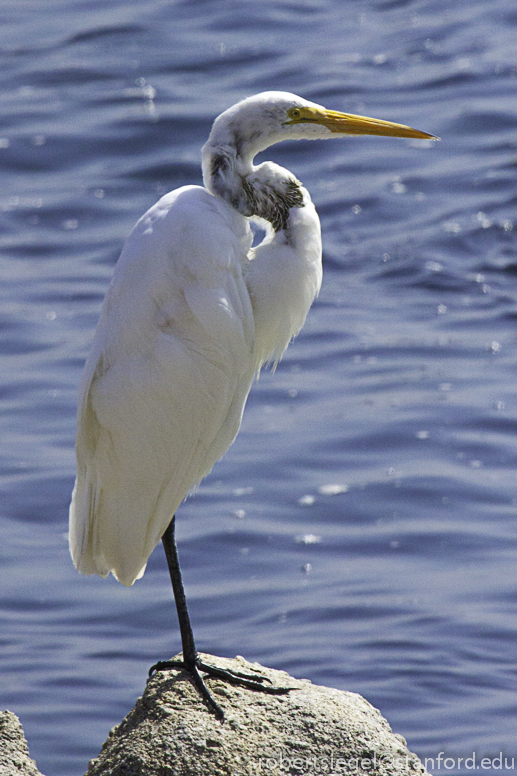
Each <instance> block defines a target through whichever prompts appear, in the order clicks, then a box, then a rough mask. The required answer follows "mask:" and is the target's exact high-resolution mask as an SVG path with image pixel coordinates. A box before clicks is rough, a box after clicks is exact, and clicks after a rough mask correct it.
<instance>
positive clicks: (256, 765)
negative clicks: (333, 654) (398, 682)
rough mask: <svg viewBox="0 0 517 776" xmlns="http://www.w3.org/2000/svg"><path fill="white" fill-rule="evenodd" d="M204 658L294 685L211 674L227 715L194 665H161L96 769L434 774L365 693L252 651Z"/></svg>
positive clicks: (254, 775) (224, 775)
mask: <svg viewBox="0 0 517 776" xmlns="http://www.w3.org/2000/svg"><path fill="white" fill-rule="evenodd" d="M202 657H203V660H204V661H205V662H211V663H213V664H215V665H217V666H220V667H222V668H232V669H233V670H234V671H235V670H236V671H243V670H244V671H248V672H251V673H253V672H256V673H259V674H260V675H262V676H266V677H267V678H268V679H269V680H270V681H271V682H272V684H273V685H275V686H281V687H292V688H293V689H292V691H291V692H289V693H287V694H286V695H266V694H265V693H261V692H255V691H250V690H248V689H245V688H242V687H239V686H234V685H230V684H228V683H227V682H222V681H221V680H219V679H213V678H208V679H207V680H206V684H207V686H208V687H209V688H210V690H211V692H212V693H213V695H214V698H215V699H216V700H217V701H218V702H219V703H220V705H221V706H222V707H223V708H224V711H225V719H224V722H220V721H218V720H217V719H216V718H215V716H214V715H213V714H211V713H210V712H209V711H208V709H207V707H206V705H205V704H204V702H203V701H202V700H201V699H200V697H199V695H198V693H197V691H196V690H195V688H194V686H193V685H192V682H191V681H190V679H189V678H188V675H187V674H185V673H184V672H183V671H180V670H176V669H175V670H171V671H164V672H160V673H157V674H155V675H154V676H153V677H152V678H151V679H150V680H149V682H148V684H147V687H146V690H145V692H144V694H143V696H142V697H141V698H139V699H138V701H137V702H136V704H135V707H134V708H133V710H132V711H131V712H130V713H129V714H128V716H127V717H126V718H125V719H124V720H123V721H122V722H121V723H120V725H118V726H117V727H115V728H113V730H112V731H111V732H110V735H109V738H108V740H107V741H106V743H105V744H104V745H103V747H102V750H101V752H100V754H99V756H98V757H97V758H96V759H94V760H91V761H90V764H89V768H88V771H87V774H86V776H101V775H102V776H180V775H181V776H276V775H281V776H284V775H287V774H289V775H290V776H293V775H296V776H317V774H320V773H321V774H327V776H330V774H333V775H336V774H341V773H347V774H365V775H366V774H375V776H395V774H410V775H411V776H417V775H420V776H421V775H422V774H425V771H424V768H423V766H422V764H421V763H420V761H419V760H418V758H417V757H416V755H414V754H412V753H411V752H409V751H408V749H407V747H406V742H405V741H404V739H403V738H402V737H401V736H397V735H394V734H393V733H392V731H391V728H390V726H389V725H388V723H387V722H386V720H385V719H384V718H383V717H382V716H381V714H380V712H379V711H377V709H375V708H373V706H371V705H370V704H369V703H368V702H367V701H365V700H364V698H362V697H361V696H360V695H357V694H356V693H351V692H342V691H340V690H334V689H330V688H328V687H319V686H317V685H313V684H311V683H310V682H309V681H308V680H305V679H304V680H301V681H300V680H297V679H293V678H292V677H291V676H289V675H288V674H286V673H284V672H283V671H274V670H271V669H267V668H263V667H262V666H260V665H259V664H258V663H248V662H246V661H245V660H244V659H243V658H236V659H235V660H228V659H225V658H219V657H217V658H216V657H213V656H212V655H203V656H202Z"/></svg>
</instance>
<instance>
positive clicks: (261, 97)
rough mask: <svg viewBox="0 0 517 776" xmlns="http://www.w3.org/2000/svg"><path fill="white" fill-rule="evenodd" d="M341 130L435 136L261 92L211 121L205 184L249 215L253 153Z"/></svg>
mask: <svg viewBox="0 0 517 776" xmlns="http://www.w3.org/2000/svg"><path fill="white" fill-rule="evenodd" d="M345 135H388V136H390V137H407V138H420V139H434V140H435V139H437V138H435V137H434V135H429V134H428V133H427V132H421V131H420V130H418V129H412V128H411V127H407V126H405V125H404V124H395V123H394V122H391V121H383V120H381V119H372V118H368V117H367V116H356V115H354V114H352V113H340V112H338V111H334V110H327V109H326V108H324V107H323V106H322V105H318V104H317V103H315V102H310V101H309V100H304V99H302V98H301V97H297V96H296V94H290V93H289V92H262V93H261V94H256V95H254V96H253V97H248V98H247V99H245V100H242V101H241V102H238V103H237V104H236V105H233V106H232V107H231V108H228V110H226V111H224V113H221V115H220V116H218V118H217V119H216V120H215V121H214V124H213V127H212V131H211V132H210V137H209V138H208V141H207V143H206V144H205V146H204V148H203V179H204V182H205V186H206V187H207V188H208V189H209V190H210V191H212V192H213V193H214V194H218V195H219V196H221V197H222V198H223V199H225V200H226V201H227V202H229V204H231V205H232V207H234V208H235V209H236V210H238V211H239V212H240V213H242V214H243V215H250V213H251V210H252V207H251V206H250V202H249V196H248V194H247V192H246V189H245V187H243V181H244V180H245V179H246V178H247V177H248V176H249V175H250V174H251V173H252V171H253V158H254V156H255V155H256V154H258V153H259V152H260V151H264V150H265V149H266V148H268V147H269V146H271V145H274V144H275V143H279V142H281V141H282V140H325V139H330V138H337V137H343V136H345ZM286 172H287V171H286ZM250 208H251V209H250Z"/></svg>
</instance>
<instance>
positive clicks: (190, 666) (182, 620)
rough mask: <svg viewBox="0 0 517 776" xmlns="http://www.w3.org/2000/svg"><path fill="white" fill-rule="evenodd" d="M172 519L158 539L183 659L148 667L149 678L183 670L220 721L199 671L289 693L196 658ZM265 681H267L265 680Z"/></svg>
mask: <svg viewBox="0 0 517 776" xmlns="http://www.w3.org/2000/svg"><path fill="white" fill-rule="evenodd" d="M175 520H176V517H175V516H174V517H173V518H172V520H171V522H170V523H169V526H168V528H167V530H166V531H165V533H164V534H163V536H162V543H163V548H164V550H165V557H166V558H167V565H168V567H169V573H170V577H171V582H172V590H173V593H174V600H175V602H176V610H177V612H178V621H179V626H180V633H181V645H182V650H183V660H181V661H180V660H160V661H159V662H158V663H156V664H155V665H154V666H152V667H151V668H150V670H149V676H151V674H152V673H153V672H154V671H166V670H167V669H169V668H183V669H184V670H185V671H188V673H189V674H190V676H191V677H192V681H193V682H194V684H195V686H196V687H197V689H198V691H199V694H200V695H201V697H202V698H204V700H205V701H206V702H207V704H208V706H209V708H210V709H211V710H212V711H213V713H214V714H215V716H216V717H217V718H218V719H221V720H222V719H224V712H223V710H222V709H221V707H220V706H219V704H218V703H216V702H215V700H214V699H213V698H212V695H211V694H210V692H209V690H208V688H207V687H206V685H205V683H204V681H203V677H202V676H201V674H200V671H203V672H204V673H207V674H209V675H210V676H216V677H218V678H219V679H225V680H226V681H228V682H232V683H233V684H240V685H242V686H244V687H248V688H249V689H250V690H261V691H262V692H268V693H273V694H276V695H282V694H284V693H286V692H289V688H287V687H268V686H263V685H261V684H260V683H261V682H263V681H264V677H261V676H258V675H257V676H253V675H252V674H244V673H242V674H241V673H239V672H238V671H229V670H225V669H222V668H217V667H216V666H211V665H208V664H207V663H203V662H202V661H201V660H200V659H199V657H198V654H197V651H196V645H195V642H194V634H193V633H192V626H191V624H190V617H189V614H188V609H187V600H186V598H185V590H184V588H183V580H182V578H181V570H180V564H179V559H178V550H177V547H176V540H175V538H174V527H175ZM266 681H269V680H267V679H266Z"/></svg>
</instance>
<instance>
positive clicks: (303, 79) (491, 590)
mask: <svg viewBox="0 0 517 776" xmlns="http://www.w3.org/2000/svg"><path fill="white" fill-rule="evenodd" d="M516 40H517V12H516V9H515V3H514V0H490V2H489V3H488V2H486V0H469V2H467V3H466V2H464V0H347V1H346V2H344V1H343V0H256V2H255V1H254V2H245V3H243V2H242V0H211V2H209V1H208V0H181V1H180V0H176V1H173V2H171V1H170V0H169V1H168V2H166V1H165V0H147V1H146V2H129V0H127V1H126V2H123V1H121V0H117V2H111V0H66V1H65V0H24V1H23V2H21V1H20V0H16V1H15V0H4V3H3V4H2V7H1V8H0V42H1V45H0V62H1V67H0V105H1V112H0V174H1V181H2V186H1V190H0V229H1V232H0V240H1V248H2V252H1V258H0V272H1V279H2V282H1V284H0V321H1V328H0V358H1V375H2V379H1V385H0V410H1V415H0V423H1V427H0V432H1V437H2V440H3V446H2V450H1V458H0V467H1V468H0V477H1V481H0V487H1V493H2V500H1V507H2V508H1V514H0V531H1V537H2V541H1V545H0V568H1V583H0V643H1V650H0V676H1V677H2V680H1V683H0V688H1V689H0V707H3V708H10V709H11V710H13V711H14V712H16V713H17V714H18V715H19V716H20V718H21V720H22V722H23V725H24V728H25V731H26V733H27V737H28V740H29V744H30V750H31V755H32V756H33V757H34V758H36V760H37V763H38V766H39V768H40V770H41V771H42V772H43V773H45V774H46V775H47V776H79V775H80V774H82V773H84V771H85V770H86V767H87V762H88V760H89V759H90V758H92V757H94V756H96V755H97V754H98V752H99V750H100V747H101V744H102V742H103V741H104V739H105V738H106V736H107V734H108V731H109V729H110V728H111V727H112V726H113V725H114V724H116V723H117V722H119V721H120V719H121V718H122V716H123V715H124V714H126V713H127V712H128V711H129V710H130V708H131V707H132V705H133V703H134V701H135V699H136V698H137V696H138V695H140V694H141V693H142V690H143V687H144V685H145V679H146V675H147V670H148V667H149V665H150V664H151V663H153V662H155V661H156V660H157V659H160V658H164V657H167V656H169V655H171V654H173V653H175V652H177V651H178V650H179V647H180V644H179V636H178V631H177V626H176V621H175V615H174V612H173V610H172V606H171V593H170V590H169V585H168V580H167V573H166V569H165V563H164V559H163V557H162V551H161V548H157V550H156V551H155V553H154V554H153V556H152V558H151V561H150V564H149V567H148V571H147V573H146V575H145V577H144V578H143V579H142V580H141V581H139V582H138V583H136V584H135V586H134V587H133V588H130V589H125V588H123V587H122V586H121V585H119V584H118V583H117V582H115V581H114V580H113V579H109V580H101V579H99V578H90V579H87V578H84V577H81V576H79V575H78V574H77V573H76V571H75V570H74V568H73V566H72V563H71V561H70V558H69V555H68V548H67V543H66V531H67V509H68V502H69V497H70V492H71V488H72V484H73V478H74V451H73V443H74V424H75V404H76V387H77V383H78V381H79V377H80V373H81V369H82V365H83V363H84V359H85V357H86V354H87V351H88V348H89V343H90V342H91V338H92V334H93V330H94V327H95V324H96V320H97V316H98V313H99V309H100V305H101V302H102V298H103V295H104V292H105V290H106V287H107V285H108V283H109V279H110V277H111V274H112V270H113V266H114V263H115V261H116V259H117V256H118V254H119V252H120V249H121V246H122V243H123V240H124V237H125V236H126V235H127V234H128V232H129V231H130V229H131V227H132V225H133V223H134V222H135V221H136V219H137V218H138V217H139V216H140V215H141V214H142V213H143V212H144V211H145V210H146V208H147V207H149V206H150V205H151V204H152V203H153V202H154V201H155V200H156V199H157V198H158V196H159V195H161V194H162V193H163V192H165V191H167V190H170V189H173V188H175V187H177V186H180V185H182V184H184V183H199V182H200V166H199V157H200V153H199V150H200V147H201V145H202V144H203V143H204V141H205V139H206V137H207V134H208V132H209V129H210V125H211V122H212V120H213V118H214V117H215V116H216V115H217V114H218V113H219V112H221V111H222V110H223V109H225V108H226V107H228V106H229V105H231V104H232V103H234V102H235V101H237V100H238V99H241V98H242V97H244V96H246V95H249V94H252V93H255V92H258V91H262V90H265V89H282V90H288V91H293V92H295V93H298V94H300V95H302V96H304V97H307V98H308V99H311V100H314V101H317V102H319V103H323V104H325V105H326V106H327V107H329V108H332V109H335V110H345V111H348V112H355V113H365V114H367V115H372V116H378V117H381V118H385V119H391V120H394V121H398V122H402V123H407V124H411V125H412V126H415V127H418V128H420V129H423V130H426V131H428V132H431V133H434V134H437V135H440V136H441V137H442V138H443V139H442V142H441V143H434V144H433V143H430V142H415V141H406V140H394V139H390V138H372V137H370V138H366V137H365V138H351V139H349V140H339V141H335V142H332V143H324V142H317V143H290V144H287V143H286V144H284V145H279V146H276V147H274V148H272V149H269V151H268V152H267V153H266V154H264V156H263V157H262V158H270V159H273V160H274V161H276V162H278V163H279V164H282V165H284V166H286V167H289V168H290V169H292V170H293V172H294V173H295V174H296V175H297V176H298V177H299V178H300V179H301V180H302V181H303V182H304V184H305V185H306V186H307V188H308V189H309V190H310V191H311V194H312V197H313V200H314V202H315V203H316V206H317V208H318V211H319V213H320V217H321V221H322V229H323V235H324V262H325V276H324V283H323V288H322V291H321V295H320V297H319V299H318V300H317V302H316V303H315V305H314V307H313V309H312V311H311V313H310V315H309V318H308V320H307V323H306V326H305V328H304V330H303V332H302V334H301V335H300V336H299V338H298V339H297V340H296V342H295V344H294V345H292V346H291V347H290V349H289V351H288V352H287V354H286V356H285V358H284V360H283V361H282V363H281V364H280V366H279V367H278V369H277V371H276V373H275V374H274V375H271V374H269V373H265V374H263V376H262V377H261V379H260V381H259V383H258V384H257V385H256V386H255V388H254V389H253V391H252V393H251V395H250V399H249V402H248V407H247V410H246V413H245V417H244V422H243V426H242V429H241V433H240V435H239V437H238V440H237V441H236V443H235V444H234V445H233V447H232V448H231V449H230V451H229V452H228V454H227V455H226V456H225V458H224V459H223V460H222V462H220V463H219V464H218V465H217V466H216V467H215V469H214V471H213V472H212V474H211V475H210V476H209V477H208V478H207V479H206V480H205V482H204V483H203V485H202V486H201V487H200V488H199V491H198V492H197V495H196V496H195V497H194V498H192V499H190V500H189V501H187V503H185V505H184V506H183V507H182V509H181V510H180V512H179V513H178V539H179V550H180V557H181V559H182V565H183V570H184V576H185V582H186V587H187V595H188V599H189V602H190V608H191V617H192V620H193V623H194V628H195V634H196V637H197V642H198V647H199V648H200V649H201V650H203V651H207V652H212V653H214V654H219V655H227V656H234V655H236V654H242V655H244V656H245V657H247V658H248V659H250V660H258V661H260V662H262V663H264V664H266V665H270V666H273V667H276V668H280V669H285V670H287V671H289V672H291V673H292V674H293V675H295V676H298V677H307V678H309V679H311V680H312V681H313V682H317V683H321V684H326V685H329V686H333V687H337V688H340V689H344V690H345V689H346V690H353V691H356V692H359V693H361V694H362V695H364V696H365V697H366V698H367V699H368V700H369V701H370V702H371V703H373V704H374V705H375V706H377V707H378V708H379V709H380V710H381V711H382V713H383V714H384V715H385V716H386V717H387V719H388V720H389V722H390V723H391V725H392V727H393V728H394V730H395V731H396V732H397V733H401V734H403V735H404V736H406V738H407V739H408V743H409V746H410V748H411V749H412V750H414V751H415V752H417V754H418V755H419V756H420V757H421V758H422V759H423V760H425V758H437V756H438V754H439V753H440V752H444V753H445V755H444V756H446V757H448V758H453V759H452V760H449V761H448V767H447V772H448V773H454V774H468V773H471V770H469V769H466V768H465V765H464V763H459V762H458V759H459V758H469V757H472V754H473V753H474V752H475V753H476V757H477V761H476V762H477V763H478V764H479V763H480V761H481V758H482V757H487V758H494V757H496V756H497V755H498V754H499V753H500V752H502V753H503V757H504V756H505V757H506V758H507V759H508V761H509V764H511V760H512V758H515V762H516V764H517V746H516V743H515V741H516V737H515V712H516V706H517V703H516V690H517V673H516V665H515V643H516V639H517V573H516V564H517V483H516V479H515V474H514V472H515V468H516V466H517V395H516V391H515V372H516V366H517V304H516V300H517V245H516V240H515V234H516V231H517V220H516V215H515V203H516V200H517V121H516V119H517V107H516V106H517V99H516V98H517V65H516V57H515V52H516ZM442 757H443V756H442ZM427 764H428V767H429V769H430V770H433V767H432V763H431V761H428V763H427ZM470 764H471V763H470ZM503 764H504V760H503ZM437 765H438V762H437V761H436V762H435V764H434V772H435V773H440V772H442V773H443V772H444V771H445V770H446V768H445V766H444V764H443V759H442V761H441V765H440V768H438V767H437ZM483 772H485V773H490V772H493V773H501V770H500V769H498V768H497V762H495V763H494V767H493V768H491V767H490V766H489V767H488V768H484V769H483Z"/></svg>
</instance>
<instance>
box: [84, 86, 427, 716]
mask: <svg viewBox="0 0 517 776" xmlns="http://www.w3.org/2000/svg"><path fill="white" fill-rule="evenodd" d="M362 134H370V135H391V136H395V137H408V138H432V139H434V138H433V136H432V135H429V134H427V133H425V132H420V131H418V130H415V129H411V128H410V127H406V126H404V125H401V124H394V123H392V122H388V121H381V120H378V119H371V118H366V117H364V116H355V115H352V114H347V113H338V112H336V111H330V110H326V109H325V108H324V107H322V106H321V105H317V104H316V103H313V102H309V101H307V100H304V99H302V98H300V97H297V96H296V95H294V94H289V93H286V92H264V93H262V94H258V95H255V96H254V97H250V98H248V99H245V100H243V101H242V102H239V103H238V104H237V105H234V106H233V107H232V108H230V109H229V110H227V111H225V112H224V113H222V114H221V115H220V116H219V117H218V118H217V119H216V120H215V122H214V125H213V127H212V131H211V133H210V136H209V139H208V142H207V143H206V145H205V146H204V148H203V153H202V166H203V181H204V187H201V186H183V187H181V188H179V189H176V190H175V191H172V192H170V193H169V194H166V195H165V196H164V197H162V198H161V199H160V200H159V202H157V203H156V204H155V205H154V206H153V207H151V208H150V210H148V212H147V213H146V214H145V215H144V216H142V218H141V219H140V220H139V221H138V223H137V224H136V226H135V228H134V229H133V231H132V233H131V235H130V236H129V238H128V240H127V242H126V244H125V246H124V248H123V250H122V254H121V256H120V259H119V261H118V264H117V266H116V269H115V273H114V277H113V281H112V283H111V285H110V288H109V290H108V292H107V294H106V299H105V301H104V305H103V308H102V312H101V315H100V320H99V324H98V327H97V331H96V333H95V337H94V340H93V345H92V349H91V352H90V355H89V357H88V359H87V361H86V366H85V369H84V374H83V377H82V382H81V385H80V401H79V408H78V415H77V437H76V452H77V479H76V483H75V487H74V491H73V495H72V503H71V507H70V551H71V554H72V558H73V561H74V564H75V566H76V568H77V569H78V570H79V571H80V572H82V573H83V574H100V575H101V576H103V577H104V576H106V575H107V574H109V573H110V572H111V573H112V574H113V575H114V576H115V577H116V578H117V579H118V580H119V581H120V582H122V583H123V584H124V585H132V584H133V582H134V581H135V580H136V579H139V578H140V577H141V576H142V575H143V573H144V571H145V567H146V564H147V560H148V558H149V556H150V554H151V552H152V551H153V549H154V548H155V547H156V545H157V544H158V542H159V541H160V539H162V540H163V544H164V548H165V552H166V556H167V560H168V564H169V570H170V573H171V579H172V583H173V591H174V596H175V600H176V606H177V610H178V617H179V622H180V630H181V636H182V646H183V661H181V663H180V665H181V666H182V667H183V668H185V669H186V670H187V671H188V672H189V673H190V675H191V676H192V678H193V679H194V682H195V684H196V686H197V687H198V689H199V691H200V692H201V694H202V695H203V697H204V698H205V700H206V701H207V703H208V705H209V707H210V708H211V709H212V711H214V712H215V713H216V715H217V716H219V717H220V718H222V716H223V712H222V710H221V709H220V707H219V706H218V705H217V704H216V703H215V701H214V700H213V699H212V697H211V695H210V693H209V692H208V690H207V689H206V687H205V685H204V683H203V679H202V677H201V675H200V670H203V671H204V672H207V673H210V674H212V675H217V676H223V677H224V678H226V679H229V680H230V681H238V682H240V683H242V684H244V685H246V686H250V687H253V689H258V688H259V687H260V684H259V683H258V682H259V681H260V680H258V679H256V678H255V677H248V676H241V675H239V676H237V675H235V674H230V675H228V674H227V673H226V672H221V671H220V669H216V668H215V667H214V666H207V665H206V664H203V663H201V661H200V659H199V657H198V655H197V652H196V649H195V646H194V638H193V635H192V629H191V627H190V622H189V619H188V612H187V608H186V602H185V596H184V592H183V585H182V582H181V574H180V569H179V563H178V559H177V553H176V546H175V541H174V516H175V513H176V510H177V508H178V507H179V506H180V504H181V502H182V501H183V499H184V498H185V497H186V495H187V494H188V493H189V491H191V490H192V489H193V488H194V487H195V486H196V485H197V484H198V483H199V482H200V481H201V480H202V478H203V477H204V476H205V475H206V474H207V473H208V472H209V471H210V470H211V469H212V467H213V466H214V464H215V463H216V461H217V460H218V459H219V458H221V456H222V455H223V454H224V453H225V451H226V450H227V448H228V447H229V446H230V444H231V443H232V441H233V440H234V438H235V436H236V434H237V431H238V429H239V425H240V422H241V417H242V413H243V410H244V405H245V403H246V398H247V396H248V392H249V390H250V387H251V384H252V382H253V379H254V378H255V377H256V376H257V375H258V373H259V371H260V369H261V367H262V366H263V364H265V363H267V362H272V363H273V364H274V363H276V362H278V360H279V359H280V358H281V357H282V354H283V352H284V350H285V349H286V347H287V345H288V344H289V342H290V341H291V340H292V338H293V337H294V336H295V335H296V334H297V333H298V332H299V330H300V329H301V327H302V326H303V323H304V321H305V317H306V315H307V313H308V311H309V308H310V306H311V304H312V302H313V300H314V298H315V296H316V295H317V293H318V291H319V288H320V285H321V278H322V267H321V236H320V222H319V219H318V215H317V213H316V210H315V208H314V205H313V204H312V202H311V198H310V196H309V193H308V191H307V190H306V189H305V188H304V187H303V186H302V184H301V183H300V181H299V180H297V178H296V177H295V176H294V175H293V174H292V173H291V172H289V170H286V169H284V168H282V167H279V166H278V165H276V164H273V163H272V162H264V163H262V164H260V165H258V166H254V164H253V159H254V157H255V155H256V154H257V153H259V152H260V151H263V150H264V149H266V148H268V147H269V146H271V145H273V144H274V143H278V142H280V141H281V140H297V139H320V140H321V139H328V138H337V137H342V136H344V135H362ZM254 219H260V223H261V224H262V225H263V226H265V228H266V236H265V237H264V239H263V240H262V242H261V243H260V244H259V245H258V246H257V247H252V241H253V233H252V230H251V228H250V221H252V220H254ZM172 665H178V663H174V662H170V661H169V662H164V663H158V664H157V666H156V667H153V668H158V669H161V668H165V667H169V666H172ZM151 670H153V669H151ZM251 679H255V681H250V680H251ZM262 689H264V690H266V689H267V688H265V687H263V688H262ZM282 691H285V690H282Z"/></svg>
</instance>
